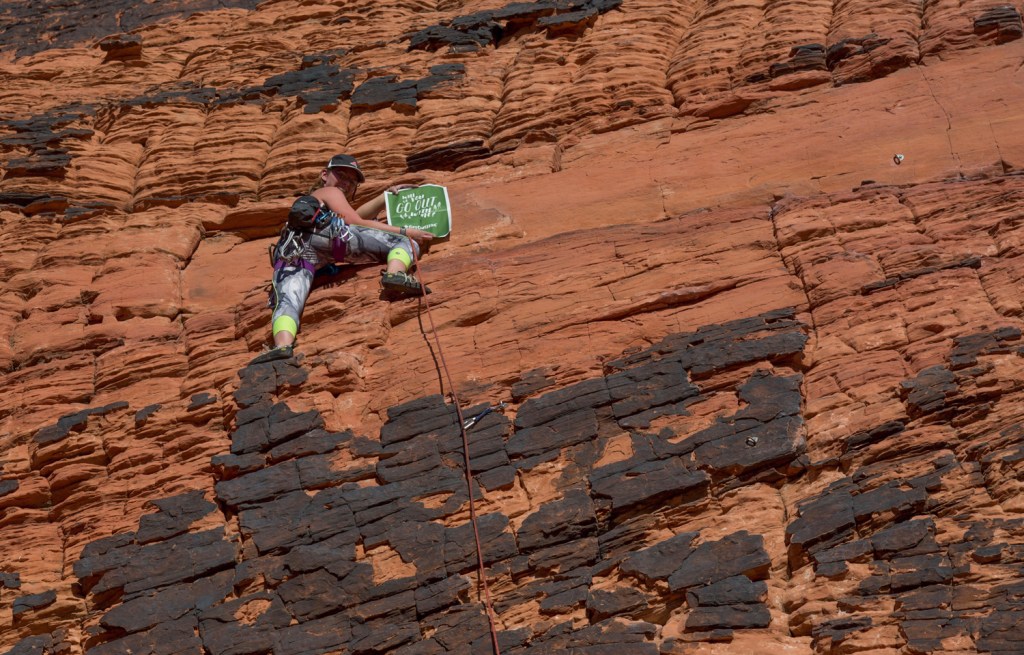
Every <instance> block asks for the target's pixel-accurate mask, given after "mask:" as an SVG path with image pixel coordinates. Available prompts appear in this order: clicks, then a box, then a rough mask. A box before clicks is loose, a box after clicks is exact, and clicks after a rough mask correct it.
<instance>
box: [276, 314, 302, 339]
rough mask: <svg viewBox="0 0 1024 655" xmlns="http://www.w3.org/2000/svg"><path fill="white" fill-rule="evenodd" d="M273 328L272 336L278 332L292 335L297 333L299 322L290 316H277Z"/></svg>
mask: <svg viewBox="0 0 1024 655" xmlns="http://www.w3.org/2000/svg"><path fill="white" fill-rule="evenodd" d="M273 330H274V336H277V333H278V332H287V333H289V334H290V335H292V336H293V337H294V336H295V335H296V334H298V333H299V324H298V323H296V322H295V319H294V318H292V317H291V316H278V317H277V319H276V320H275V321H274V327H273Z"/></svg>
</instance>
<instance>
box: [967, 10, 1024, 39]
mask: <svg viewBox="0 0 1024 655" xmlns="http://www.w3.org/2000/svg"><path fill="white" fill-rule="evenodd" d="M974 33H975V34H980V35H986V36H987V35H989V34H992V35H993V38H994V40H995V42H996V43H1007V42H1009V41H1015V40H1017V39H1019V38H1021V36H1022V35H1024V24H1022V23H1021V17H1020V12H1019V11H1017V8H1016V7H1014V6H1013V5H1002V6H999V7H992V8H991V9H988V10H986V11H985V13H983V14H981V15H980V16H978V17H977V18H975V19H974Z"/></svg>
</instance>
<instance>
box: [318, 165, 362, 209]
mask: <svg viewBox="0 0 1024 655" xmlns="http://www.w3.org/2000/svg"><path fill="white" fill-rule="evenodd" d="M320 179H321V180H323V183H324V186H333V187H338V188H339V189H341V190H342V192H343V193H344V194H345V196H346V197H348V198H351V197H352V196H353V195H355V192H356V187H357V186H359V183H360V182H362V181H364V180H365V179H366V178H364V177H363V172H362V171H361V170H359V163H358V162H357V161H356V159H355V157H352V156H349V155H334V156H333V157H331V160H330V161H329V162H327V166H325V167H324V170H323V171H322V172H321V173H320Z"/></svg>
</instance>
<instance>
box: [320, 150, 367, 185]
mask: <svg viewBox="0 0 1024 655" xmlns="http://www.w3.org/2000/svg"><path fill="white" fill-rule="evenodd" d="M326 168H351V169H352V170H354V171H355V172H356V175H358V176H359V182H360V183H362V182H365V181H366V178H365V177H364V176H363V172H362V171H361V170H359V162H357V161H356V158H355V157H353V156H351V155H334V156H333V157H331V161H329V162H327V166H326Z"/></svg>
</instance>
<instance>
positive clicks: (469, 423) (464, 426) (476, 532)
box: [406, 236, 505, 655]
mask: <svg viewBox="0 0 1024 655" xmlns="http://www.w3.org/2000/svg"><path fill="white" fill-rule="evenodd" d="M406 238H407V239H409V251H410V252H412V264H413V267H418V266H419V263H418V262H417V261H416V247H415V244H413V242H412V237H409V236H406ZM419 274H420V283H421V285H422V287H421V293H420V296H419V297H420V298H421V299H422V300H423V302H424V304H425V305H426V307H427V319H428V320H429V321H430V331H431V332H433V333H434V343H435V344H436V345H437V354H438V356H439V359H440V360H441V367H442V368H443V369H444V374H445V378H446V379H447V380H448V388H449V389H451V392H452V403H453V404H454V405H455V412H456V414H458V417H459V428H460V430H461V432H462V454H463V456H464V457H465V460H466V484H467V486H468V487H469V521H470V523H472V524H473V538H474V539H475V540H476V563H477V571H478V574H479V579H480V582H479V584H480V587H481V588H482V589H483V592H484V611H485V612H486V613H487V623H488V625H489V626H490V629H491V645H492V646H493V647H494V655H501V649H500V648H499V647H498V630H497V628H496V627H495V624H494V607H493V604H492V602H491V590H490V587H489V586H488V585H487V573H486V572H485V570H484V550H483V546H482V545H481V540H480V529H479V527H478V525H477V519H476V504H475V503H474V502H473V471H472V470H471V469H470V465H469V436H468V435H467V433H466V432H467V430H469V429H470V428H471V427H473V426H474V425H476V424H477V423H478V422H479V421H480V419H482V418H483V417H484V416H486V415H487V414H489V413H490V412H492V411H493V410H494V409H496V408H495V407H488V408H487V409H485V410H484V411H482V412H480V413H479V414H477V415H476V416H473V417H471V418H469V419H466V418H465V417H464V416H463V415H462V406H461V404H460V403H459V396H458V393H457V392H456V391H455V385H454V384H453V383H452V375H451V372H450V371H449V370H448V364H447V363H446V362H445V359H444V350H443V349H442V348H441V340H440V339H439V338H438V336H437V328H436V327H435V326H434V317H433V315H432V314H431V312H430V301H429V300H427V291H426V282H424V281H423V269H422V268H420V269H419ZM504 406H505V403H504V402H502V403H499V404H498V406H497V408H498V409H500V408H503V407H504Z"/></svg>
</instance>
